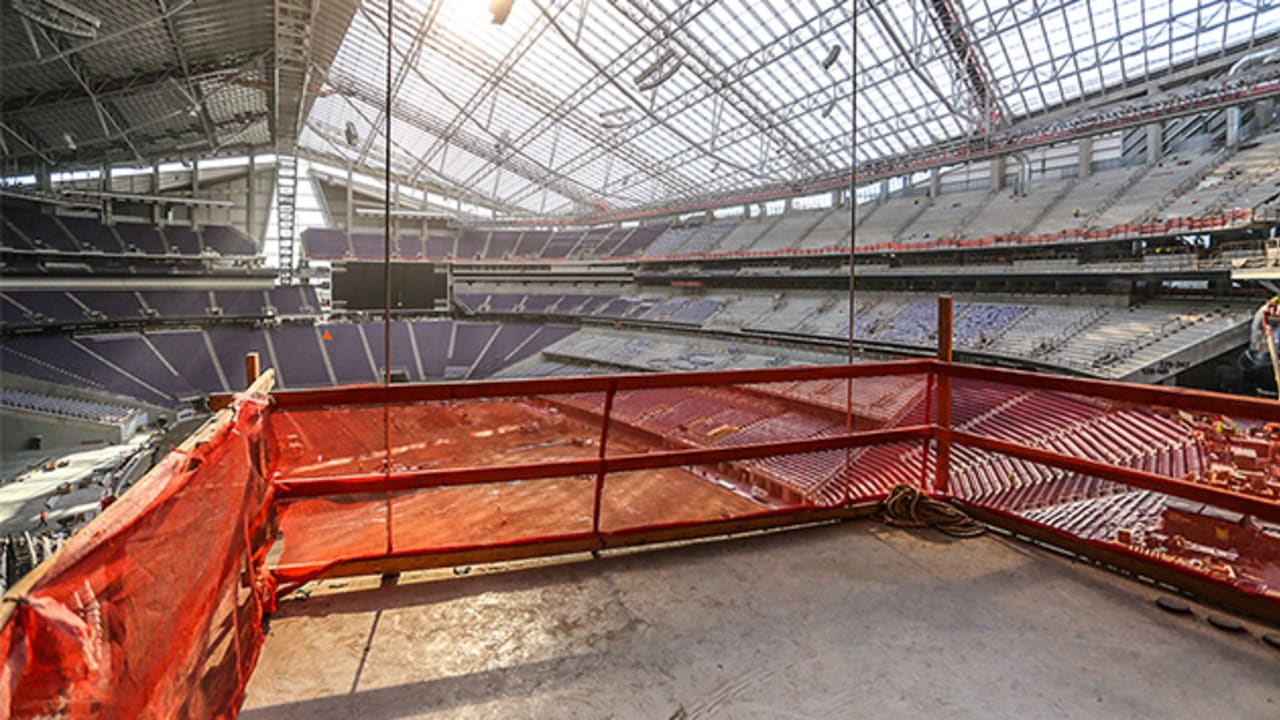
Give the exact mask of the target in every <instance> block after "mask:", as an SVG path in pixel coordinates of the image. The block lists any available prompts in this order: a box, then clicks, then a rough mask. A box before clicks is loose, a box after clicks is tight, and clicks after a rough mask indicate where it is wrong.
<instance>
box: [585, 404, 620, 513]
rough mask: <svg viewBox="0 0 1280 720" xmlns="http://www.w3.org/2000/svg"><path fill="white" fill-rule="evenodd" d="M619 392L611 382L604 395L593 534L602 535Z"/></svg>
mask: <svg viewBox="0 0 1280 720" xmlns="http://www.w3.org/2000/svg"><path fill="white" fill-rule="evenodd" d="M617 392H618V383H617V381H616V380H615V381H611V382H610V383H609V388H608V389H607V390H606V391H605V394H604V412H603V413H601V414H600V469H599V470H598V471H597V472H596V494H595V501H594V503H593V505H592V509H591V532H592V533H593V534H595V535H599V534H600V501H601V498H602V497H603V495H604V472H605V470H604V458H605V453H606V451H607V450H608V447H609V416H610V415H611V414H612V413H613V396H614V394H615V393H617Z"/></svg>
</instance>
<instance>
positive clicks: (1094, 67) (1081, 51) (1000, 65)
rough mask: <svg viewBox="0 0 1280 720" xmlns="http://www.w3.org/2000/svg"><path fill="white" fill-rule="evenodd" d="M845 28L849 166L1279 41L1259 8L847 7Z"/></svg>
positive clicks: (908, 1)
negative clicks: (850, 30)
mask: <svg viewBox="0 0 1280 720" xmlns="http://www.w3.org/2000/svg"><path fill="white" fill-rule="evenodd" d="M856 16H857V22H856V28H857V30H856V32H857V39H858V46H857V69H856V77H857V83H858V93H857V104H856V116H857V131H856V144H855V147H856V157H857V161H858V162H863V161H868V160H875V159H879V158H883V157H888V156H893V155H897V154H899V153H903V152H908V151H912V150H917V149H919V148H922V147H927V146H929V145H931V144H934V143H936V142H940V141H944V140H951V139H955V138H957V137H960V136H963V135H966V134H969V133H974V132H980V131H982V130H983V128H984V127H989V126H992V125H995V126H999V125H1001V124H1008V123H1011V122H1016V121H1017V120H1018V119H1020V118H1024V117H1027V116H1029V115H1033V114H1038V113H1041V112H1052V111H1055V110H1058V109H1061V108H1065V107H1068V106H1070V104H1071V103H1073V102H1075V101H1079V100H1081V99H1082V98H1088V97H1092V96H1095V95H1097V94H1098V93H1100V92H1105V91H1107V90H1109V89H1113V88H1116V87H1123V86H1131V85H1135V84H1140V83H1141V82H1143V81H1144V80H1146V79H1148V78H1150V77H1151V76H1153V75H1156V74H1159V73H1162V72H1165V71H1169V70H1174V69H1182V68H1184V67H1186V66H1188V65H1195V64H1197V63H1201V62H1205V61H1208V60H1212V59H1214V58H1216V57H1217V56H1219V55H1220V54H1221V53H1223V52H1224V51H1231V50H1236V49H1238V48H1241V47H1248V46H1250V45H1253V44H1255V43H1262V42H1269V41H1271V40H1272V39H1273V38H1274V37H1275V36H1276V34H1277V32H1280V5H1277V3H1276V2H1273V1H1269V0H1258V1H1255V2H1249V1H1243V0H1015V1H1013V2H998V1H997V0H870V1H869V0H858V1H857V10H856ZM953 28H955V29H953ZM957 37H958V38H959V41H957ZM966 49H967V52H966ZM970 67H972V68H973V69H974V71H973V72H969V69H970ZM984 93H985V94H984Z"/></svg>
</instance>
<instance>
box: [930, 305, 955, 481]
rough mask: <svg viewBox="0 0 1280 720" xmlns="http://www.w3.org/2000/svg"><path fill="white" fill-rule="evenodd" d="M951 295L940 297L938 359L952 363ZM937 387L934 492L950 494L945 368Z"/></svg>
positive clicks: (948, 389) (948, 396) (948, 399)
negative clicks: (947, 492)
mask: <svg viewBox="0 0 1280 720" xmlns="http://www.w3.org/2000/svg"><path fill="white" fill-rule="evenodd" d="M951 320H952V315H951V296H950V295H939V296H938V360H940V361H941V362H943V363H947V364H950V363H951V332H952V324H951ZM941 370H942V372H941V373H939V374H938V381H937V382H936V383H934V387H936V388H937V389H938V420H937V426H938V432H937V440H938V444H937V462H936V463H935V464H934V477H933V489H934V491H936V492H939V493H945V492H946V491H947V479H948V478H949V477H950V475H951V375H950V374H949V373H947V370H948V368H946V367H942V368H941Z"/></svg>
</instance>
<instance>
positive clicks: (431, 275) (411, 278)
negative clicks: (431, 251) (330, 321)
mask: <svg viewBox="0 0 1280 720" xmlns="http://www.w3.org/2000/svg"><path fill="white" fill-rule="evenodd" d="M448 297H449V275H448V270H447V266H446V265H443V264H441V265H437V264H436V263H425V262H423V263H417V262H414V263H405V262H399V263H397V262H393V263H391V309H392V310H430V309H432V308H433V307H434V306H435V302H436V300H442V301H443V300H447V299H448ZM333 300H334V304H335V305H336V306H337V307H342V305H340V304H339V303H346V307H347V309H348V310H381V309H382V306H383V300H384V292H383V268H382V263H374V262H367V263H364V262H349V263H344V264H342V265H335V266H334V267H333Z"/></svg>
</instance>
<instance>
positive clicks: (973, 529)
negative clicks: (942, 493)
mask: <svg viewBox="0 0 1280 720" xmlns="http://www.w3.org/2000/svg"><path fill="white" fill-rule="evenodd" d="M877 517H879V518H880V519H881V520H883V521H884V522H885V524H887V525H896V526H898V527H934V528H937V529H938V530H941V531H942V532H944V533H946V534H948V535H950V536H952V537H958V538H971V537H977V536H979V535H981V534H983V533H985V532H986V531H987V528H986V526H984V525H983V524H982V523H980V522H978V521H977V520H974V519H973V518H971V517H969V516H968V514H966V513H965V512H964V511H963V510H961V509H960V508H957V507H956V506H954V505H952V504H951V503H948V502H946V501H944V500H938V499H937V498H932V497H929V496H928V495H925V494H924V493H922V492H920V489H919V488H914V487H911V486H910V485H895V486H894V487H893V490H890V491H889V497H887V498H885V499H884V502H883V503H881V505H880V510H879V512H878V513H877Z"/></svg>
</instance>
